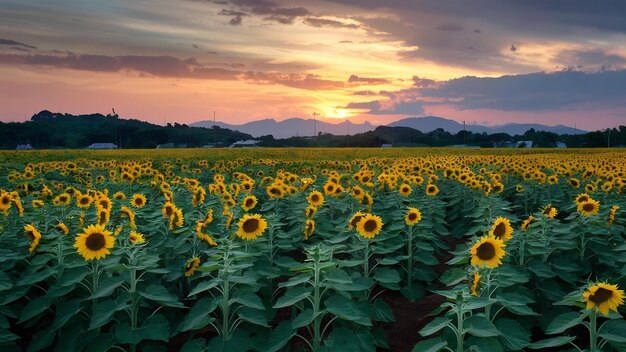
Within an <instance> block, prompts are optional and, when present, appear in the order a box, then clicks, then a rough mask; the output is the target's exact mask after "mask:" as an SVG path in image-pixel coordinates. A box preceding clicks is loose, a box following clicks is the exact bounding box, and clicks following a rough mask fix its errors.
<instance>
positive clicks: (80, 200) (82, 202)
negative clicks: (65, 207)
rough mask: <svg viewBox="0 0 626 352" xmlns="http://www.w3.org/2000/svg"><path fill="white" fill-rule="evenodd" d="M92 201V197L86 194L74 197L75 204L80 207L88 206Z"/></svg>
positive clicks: (85, 207)
mask: <svg viewBox="0 0 626 352" xmlns="http://www.w3.org/2000/svg"><path fill="white" fill-rule="evenodd" d="M92 202H93V198H91V197H90V196H89V195H87V194H80V195H78V197H77V198H76V206H77V207H79V208H81V209H87V208H89V207H90V206H91V203H92Z"/></svg>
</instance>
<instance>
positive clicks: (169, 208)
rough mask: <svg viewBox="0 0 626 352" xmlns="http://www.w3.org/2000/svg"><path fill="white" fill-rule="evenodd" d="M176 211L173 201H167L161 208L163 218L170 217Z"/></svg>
mask: <svg viewBox="0 0 626 352" xmlns="http://www.w3.org/2000/svg"><path fill="white" fill-rule="evenodd" d="M174 213H176V205H174V203H172V202H170V201H167V202H165V204H164V205H163V209H161V214H163V217H164V218H168V219H169V218H171V217H172V216H174Z"/></svg>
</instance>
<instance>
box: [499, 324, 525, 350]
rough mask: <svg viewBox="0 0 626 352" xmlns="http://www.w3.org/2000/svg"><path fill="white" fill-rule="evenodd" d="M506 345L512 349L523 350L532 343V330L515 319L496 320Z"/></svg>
mask: <svg viewBox="0 0 626 352" xmlns="http://www.w3.org/2000/svg"><path fill="white" fill-rule="evenodd" d="M495 325H496V327H497V328H498V330H500V332H501V333H502V335H501V336H500V338H501V339H502V340H504V343H505V345H506V346H507V347H508V348H510V349H512V350H521V349H524V348H526V347H527V346H528V345H530V332H529V331H528V330H526V329H525V328H524V327H523V326H522V325H521V324H520V323H518V322H517V321H515V320H513V319H500V320H498V321H496V322H495Z"/></svg>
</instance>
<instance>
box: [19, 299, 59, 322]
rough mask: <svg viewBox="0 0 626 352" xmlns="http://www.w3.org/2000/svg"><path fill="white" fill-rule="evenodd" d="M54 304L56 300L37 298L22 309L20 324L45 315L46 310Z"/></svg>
mask: <svg viewBox="0 0 626 352" xmlns="http://www.w3.org/2000/svg"><path fill="white" fill-rule="evenodd" d="M52 302H54V299H52V298H50V297H48V296H42V297H37V298H35V299H33V300H32V301H30V302H28V304H27V305H26V307H24V309H22V312H21V314H20V320H19V321H18V324H21V323H23V322H25V321H27V320H29V319H32V318H34V317H36V316H37V315H39V314H41V313H43V312H44V311H45V310H46V309H48V307H50V306H51V305H52Z"/></svg>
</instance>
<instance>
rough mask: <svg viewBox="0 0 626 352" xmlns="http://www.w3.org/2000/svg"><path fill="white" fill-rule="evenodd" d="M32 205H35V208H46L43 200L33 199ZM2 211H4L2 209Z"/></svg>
mask: <svg viewBox="0 0 626 352" xmlns="http://www.w3.org/2000/svg"><path fill="white" fill-rule="evenodd" d="M32 204H33V207H34V208H41V207H43V206H44V202H43V200H41V199H33V201H32ZM0 210H2V209H0Z"/></svg>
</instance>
